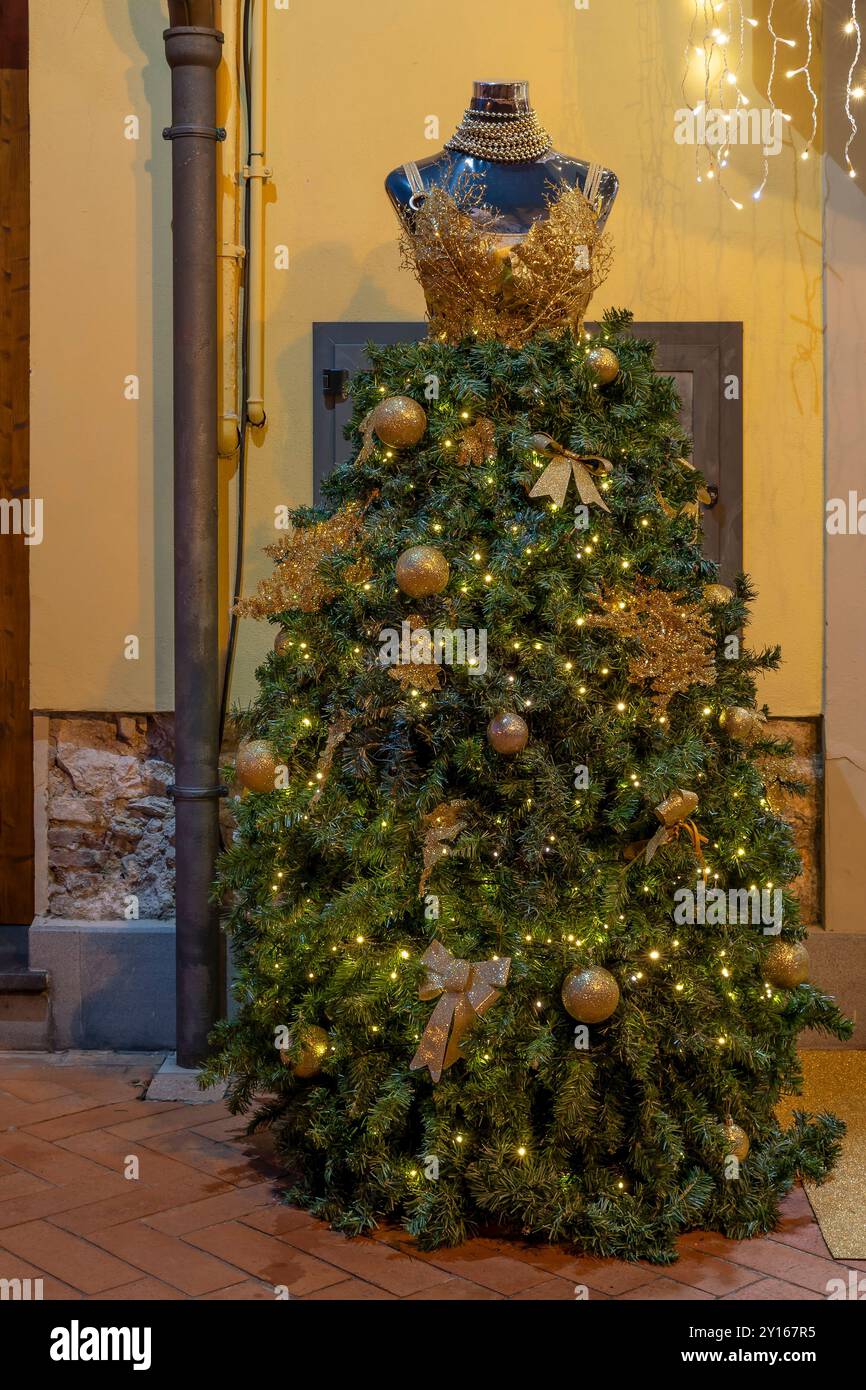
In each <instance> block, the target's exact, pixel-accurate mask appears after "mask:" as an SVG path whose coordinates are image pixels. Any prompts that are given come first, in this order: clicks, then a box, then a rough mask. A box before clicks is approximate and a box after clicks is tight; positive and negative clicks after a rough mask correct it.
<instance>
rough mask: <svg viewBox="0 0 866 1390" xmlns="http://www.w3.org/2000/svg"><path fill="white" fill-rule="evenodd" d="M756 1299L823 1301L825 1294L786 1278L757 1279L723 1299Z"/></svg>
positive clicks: (736, 1301) (741, 1300)
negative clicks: (805, 1287)
mask: <svg viewBox="0 0 866 1390" xmlns="http://www.w3.org/2000/svg"><path fill="white" fill-rule="evenodd" d="M754 1299H760V1300H764V1301H765V1302H767V1303H785V1302H789V1301H790V1302H792V1303H804V1302H805V1303H808V1302H810V1301H817V1302H823V1299H824V1295H823V1294H820V1293H814V1292H812V1291H811V1290H810V1289H804V1288H803V1287H802V1286H801V1285H799V1284H788V1283H786V1282H785V1280H784V1279H757V1280H756V1281H755V1282H754V1284H747V1285H746V1287H745V1288H744V1289H737V1291H736V1293H726V1294H725V1295H724V1297H723V1299H722V1302H723V1303H746V1302H751V1301H752V1300H754Z"/></svg>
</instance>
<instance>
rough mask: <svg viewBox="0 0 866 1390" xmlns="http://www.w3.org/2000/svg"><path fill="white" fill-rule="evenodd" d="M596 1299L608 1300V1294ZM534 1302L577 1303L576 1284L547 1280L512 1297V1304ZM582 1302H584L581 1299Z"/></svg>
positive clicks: (565, 1280) (559, 1280) (566, 1280)
mask: <svg viewBox="0 0 866 1390" xmlns="http://www.w3.org/2000/svg"><path fill="white" fill-rule="evenodd" d="M595 1297H596V1299H599V1298H603V1299H605V1301H606V1302H607V1301H609V1300H608V1296H607V1294H603V1293H602V1294H596V1296H595ZM530 1300H532V1301H536V1300H537V1301H539V1302H543V1301H545V1300H546V1301H547V1302H550V1303H552V1302H554V1301H555V1302H557V1303H563V1302H570V1303H574V1302H576V1301H577V1298H576V1294H575V1291H574V1284H572V1283H571V1281H570V1280H569V1279H545V1281H544V1283H543V1284H533V1286H532V1288H531V1289H523V1290H521V1292H520V1293H513V1294H512V1295H511V1301H512V1303H526V1302H529V1301H530ZM580 1301H581V1302H583V1301H584V1300H583V1299H581V1300H580Z"/></svg>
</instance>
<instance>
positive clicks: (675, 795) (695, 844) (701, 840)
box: [625, 787, 707, 867]
mask: <svg viewBox="0 0 866 1390" xmlns="http://www.w3.org/2000/svg"><path fill="white" fill-rule="evenodd" d="M697 809H698V796H697V792H690V791H685V790H684V789H683V788H682V787H679V788H678V789H677V790H676V791H674V792H671V794H670V796H668V797H665V799H664V801H661V802H659V804H658V806H656V808H655V813H656V815H657V816H658V818H659V820H660V821H661V825H660V826H659V828H658V830H657V831H656V833H655V834H654V835H653V836H652V838H651V839H649V840H635V842H634V844H631V845H628V846H626V850H625V857H626V859H629V860H635V859H640V858H643V860H644V863H646V864H648V863H649V862H650V860H651V859H652V857H653V855H654V854H655V852H656V850H657V849H658V848H659V847H660V846H661V845H666V844H669V843H670V841H671V840H676V839H677V838H678V837H679V835H680V833H681V832H682V833H684V834H686V835H687V836H688V838H689V839H690V840H691V842H692V848H693V850H694V852H695V855H696V856H697V859H698V862H699V864H700V865H701V867H703V863H704V852H703V846H704V845H705V844H706V843H707V837H706V835H702V834H701V832H700V830H699V829H698V827H697V825H696V824H695V822H694V821H693V820H692V813H693V812H694V811H696V810H697Z"/></svg>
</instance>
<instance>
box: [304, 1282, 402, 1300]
mask: <svg viewBox="0 0 866 1390" xmlns="http://www.w3.org/2000/svg"><path fill="white" fill-rule="evenodd" d="M364 1299H366V1300H368V1301H371V1302H377V1303H383V1302H387V1301H389V1300H390V1301H391V1302H397V1296H396V1294H393V1293H389V1292H388V1290H387V1289H383V1288H381V1287H380V1286H379V1285H378V1284H365V1283H364V1281H363V1279H344V1280H343V1282H342V1284H329V1285H328V1287H327V1288H326V1289H316V1291H315V1293H308V1294H304V1302H305V1303H321V1302H323V1301H326V1300H332V1301H335V1302H336V1301H337V1300H340V1301H343V1300H346V1301H347V1302H357V1301H360V1300H364Z"/></svg>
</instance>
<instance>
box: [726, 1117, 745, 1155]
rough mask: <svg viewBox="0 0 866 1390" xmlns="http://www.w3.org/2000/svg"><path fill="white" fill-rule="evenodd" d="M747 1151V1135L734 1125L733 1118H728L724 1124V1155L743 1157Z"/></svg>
mask: <svg viewBox="0 0 866 1390" xmlns="http://www.w3.org/2000/svg"><path fill="white" fill-rule="evenodd" d="M748 1153H749V1136H748V1134H747V1133H746V1131H745V1130H744V1129H741V1128H740V1126H739V1125H735V1124H734V1122H733V1120H728V1122H727V1124H726V1125H725V1157H728V1156H729V1155H730V1154H733V1156H734V1158H736V1159H739V1161H740V1163H742V1161H743V1159H744V1158H746V1157H747V1156H748Z"/></svg>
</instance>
